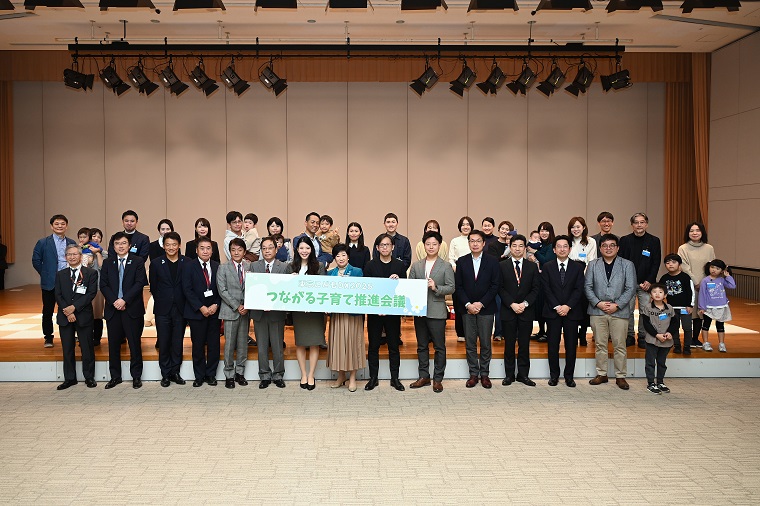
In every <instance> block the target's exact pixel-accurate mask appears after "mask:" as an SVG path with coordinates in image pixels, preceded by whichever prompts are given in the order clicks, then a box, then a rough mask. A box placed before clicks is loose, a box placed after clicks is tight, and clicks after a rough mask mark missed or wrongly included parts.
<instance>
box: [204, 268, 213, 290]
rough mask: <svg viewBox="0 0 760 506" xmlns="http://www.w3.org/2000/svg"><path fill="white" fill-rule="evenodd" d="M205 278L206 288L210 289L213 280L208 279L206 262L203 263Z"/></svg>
mask: <svg viewBox="0 0 760 506" xmlns="http://www.w3.org/2000/svg"><path fill="white" fill-rule="evenodd" d="M203 277H204V278H205V279H206V288H210V287H211V278H209V277H208V271H207V270H206V262H203Z"/></svg>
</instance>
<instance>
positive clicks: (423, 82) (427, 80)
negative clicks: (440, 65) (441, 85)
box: [409, 61, 438, 96]
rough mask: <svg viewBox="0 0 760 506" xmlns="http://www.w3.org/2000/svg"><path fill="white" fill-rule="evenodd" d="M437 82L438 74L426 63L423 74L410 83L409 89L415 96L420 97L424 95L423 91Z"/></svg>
mask: <svg viewBox="0 0 760 506" xmlns="http://www.w3.org/2000/svg"><path fill="white" fill-rule="evenodd" d="M437 82H438V74H436V73H435V70H433V67H430V66H428V63H427V61H426V62H425V72H423V73H422V75H421V76H420V77H418V78H417V79H415V80H414V81H412V83H411V84H410V85H409V87H410V88H411V89H413V90H414V92H415V93H416V94H417V95H419V96H422V94H423V93H425V90H429V89H430V88H432V87H433V85H434V84H435V83H437Z"/></svg>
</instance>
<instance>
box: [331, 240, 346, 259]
mask: <svg viewBox="0 0 760 506" xmlns="http://www.w3.org/2000/svg"><path fill="white" fill-rule="evenodd" d="M338 253H345V254H346V255H348V246H346V245H345V244H343V243H339V244H336V245H335V246H333V249H332V256H333V258H335V257H336V256H338Z"/></svg>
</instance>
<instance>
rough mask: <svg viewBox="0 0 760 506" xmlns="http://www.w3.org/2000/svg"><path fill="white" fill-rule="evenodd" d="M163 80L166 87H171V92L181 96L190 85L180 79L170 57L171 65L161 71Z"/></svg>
mask: <svg viewBox="0 0 760 506" xmlns="http://www.w3.org/2000/svg"><path fill="white" fill-rule="evenodd" d="M160 75H161V82H162V83H164V87H165V88H169V92H171V93H173V94H175V95H177V96H179V95H181V94H182V92H183V91H185V90H186V89H187V88H188V86H187V85H186V84H185V83H183V82H182V81H180V80H179V78H178V77H177V74H175V73H174V69H173V68H172V60H171V58H170V59H169V65H167V67H166V68H165V69H164V70H162V71H161V74H160Z"/></svg>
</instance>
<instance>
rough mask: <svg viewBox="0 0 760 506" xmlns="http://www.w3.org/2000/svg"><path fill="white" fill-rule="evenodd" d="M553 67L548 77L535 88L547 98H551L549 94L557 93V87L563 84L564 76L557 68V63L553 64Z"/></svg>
mask: <svg viewBox="0 0 760 506" xmlns="http://www.w3.org/2000/svg"><path fill="white" fill-rule="evenodd" d="M553 66H554V68H553V69H552V72H551V74H549V77H547V78H546V79H545V80H544V81H541V82H540V83H538V86H536V89H537V90H538V91H540V92H541V93H543V94H544V95H546V96H547V97H548V96H551V94H552V93H554V92H555V91H557V90H558V89H559V87H560V86H562V83H564V82H565V74H563V73H562V70H560V68H559V67H557V63H556V62H554V65H553Z"/></svg>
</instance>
